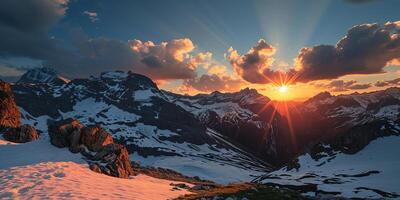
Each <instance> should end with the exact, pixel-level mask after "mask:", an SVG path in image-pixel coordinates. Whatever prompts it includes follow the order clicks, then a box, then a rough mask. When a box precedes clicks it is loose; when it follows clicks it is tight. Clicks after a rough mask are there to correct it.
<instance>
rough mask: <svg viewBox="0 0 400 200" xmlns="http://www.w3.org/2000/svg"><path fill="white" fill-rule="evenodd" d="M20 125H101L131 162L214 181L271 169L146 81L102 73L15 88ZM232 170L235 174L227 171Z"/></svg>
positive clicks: (247, 177) (123, 74)
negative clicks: (125, 150) (71, 121)
mask: <svg viewBox="0 0 400 200" xmlns="http://www.w3.org/2000/svg"><path fill="white" fill-rule="evenodd" d="M13 91H14V93H15V99H16V102H17V105H18V106H19V107H20V110H21V115H22V121H23V122H24V123H28V124H32V125H35V127H37V128H38V129H39V130H40V131H42V132H43V133H46V132H47V122H48V121H49V120H59V119H65V118H69V117H72V118H76V119H78V120H79V121H81V122H82V123H83V124H85V125H90V124H101V126H102V127H104V128H106V129H107V130H108V131H109V132H110V133H111V134H112V135H113V137H114V139H115V140H116V141H119V143H122V144H125V145H126V147H127V148H128V150H129V152H130V154H131V160H134V161H137V162H140V163H141V164H143V165H152V166H159V167H165V168H170V169H174V170H176V171H180V172H182V173H183V174H186V175H191V176H199V177H201V178H204V179H211V180H215V181H217V182H231V181H240V180H251V179H252V178H254V177H255V176H257V175H261V174H263V173H266V172H268V171H271V169H272V168H271V166H270V165H269V164H268V163H267V162H265V161H263V160H262V159H259V158H257V157H256V156H253V155H252V154H251V153H249V152H248V151H246V149H245V148H242V147H240V146H237V145H235V144H234V143H232V142H231V140H230V139H229V138H228V137H226V136H224V135H221V134H220V133H218V132H217V131H215V130H212V129H210V128H207V127H206V126H204V125H203V124H202V123H201V122H200V121H199V120H198V119H197V118H195V116H194V115H193V114H191V113H190V112H188V111H186V110H185V109H183V108H182V107H181V106H179V105H177V104H174V103H173V102H172V101H171V100H170V95H169V94H166V93H165V92H164V91H161V90H159V89H158V87H157V85H156V84H155V83H154V82H153V81H152V80H151V79H149V78H147V77H145V76H142V75H139V74H134V73H130V72H119V71H116V72H106V73H102V74H101V75H100V76H99V77H91V78H89V79H74V80H71V81H70V82H68V83H66V84H63V85H49V84H15V85H13ZM232 172H234V173H232Z"/></svg>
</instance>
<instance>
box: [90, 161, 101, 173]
mask: <svg viewBox="0 0 400 200" xmlns="http://www.w3.org/2000/svg"><path fill="white" fill-rule="evenodd" d="M89 168H90V170H92V171H94V172H97V173H101V168H100V166H99V165H98V164H97V163H90V164H89Z"/></svg>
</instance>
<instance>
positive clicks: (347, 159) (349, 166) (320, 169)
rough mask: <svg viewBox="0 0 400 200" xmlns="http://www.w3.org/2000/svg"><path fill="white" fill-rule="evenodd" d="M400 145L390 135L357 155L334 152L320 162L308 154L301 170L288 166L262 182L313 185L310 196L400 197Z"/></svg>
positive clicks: (399, 138) (394, 137)
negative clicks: (328, 194) (327, 194)
mask: <svg viewBox="0 0 400 200" xmlns="http://www.w3.org/2000/svg"><path fill="white" fill-rule="evenodd" d="M399 145H400V137H399V136H389V137H383V138H379V139H377V140H375V141H373V142H371V143H370V144H369V145H368V146H366V147H365V148H364V149H363V150H361V151H360V152H358V153H356V154H343V153H340V152H331V153H330V155H328V154H326V156H324V157H322V158H320V159H313V158H312V157H311V156H310V155H309V154H305V155H303V156H300V157H299V164H300V166H299V168H298V169H297V170H296V169H290V170H288V168H287V167H284V168H282V169H280V170H278V171H275V172H272V173H270V174H269V175H267V176H264V177H260V178H259V179H258V181H261V182H263V183H268V184H271V183H273V184H278V185H294V186H309V187H308V188H310V189H309V190H308V191H307V190H305V191H304V192H308V193H307V194H309V195H318V194H326V193H330V194H333V195H337V196H344V197H349V198H351V197H359V198H385V199H386V198H400V187H399V185H400V174H399V166H400V157H399V154H400V148H399ZM326 148H329V147H326ZM311 185H315V186H316V188H314V187H311ZM303 188H307V187H303ZM313 188H314V189H313Z"/></svg>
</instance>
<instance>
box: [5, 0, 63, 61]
mask: <svg viewBox="0 0 400 200" xmlns="http://www.w3.org/2000/svg"><path fill="white" fill-rule="evenodd" d="M67 3H68V1H62V0H2V1H0V44H1V45H0V56H2V57H18V56H19V57H29V58H33V59H47V58H50V57H54V56H55V55H56V54H60V53H64V50H63V49H62V48H60V42H59V41H58V40H55V39H52V38H51V37H49V36H48V34H47V32H48V31H49V29H50V28H51V27H52V26H53V25H54V24H55V23H56V22H58V20H60V19H61V18H62V17H63V16H64V14H65V11H66V9H67Z"/></svg>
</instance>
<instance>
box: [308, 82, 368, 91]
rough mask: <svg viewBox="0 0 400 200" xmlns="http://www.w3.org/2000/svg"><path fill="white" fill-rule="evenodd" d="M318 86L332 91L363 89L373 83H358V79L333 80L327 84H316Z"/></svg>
mask: <svg viewBox="0 0 400 200" xmlns="http://www.w3.org/2000/svg"><path fill="white" fill-rule="evenodd" d="M316 86H317V87H322V88H328V89H329V90H331V91H332V92H345V91H349V90H362V89H368V88H370V87H371V84H358V83H357V81H354V80H351V81H343V80H333V81H331V82H329V83H327V84H316Z"/></svg>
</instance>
